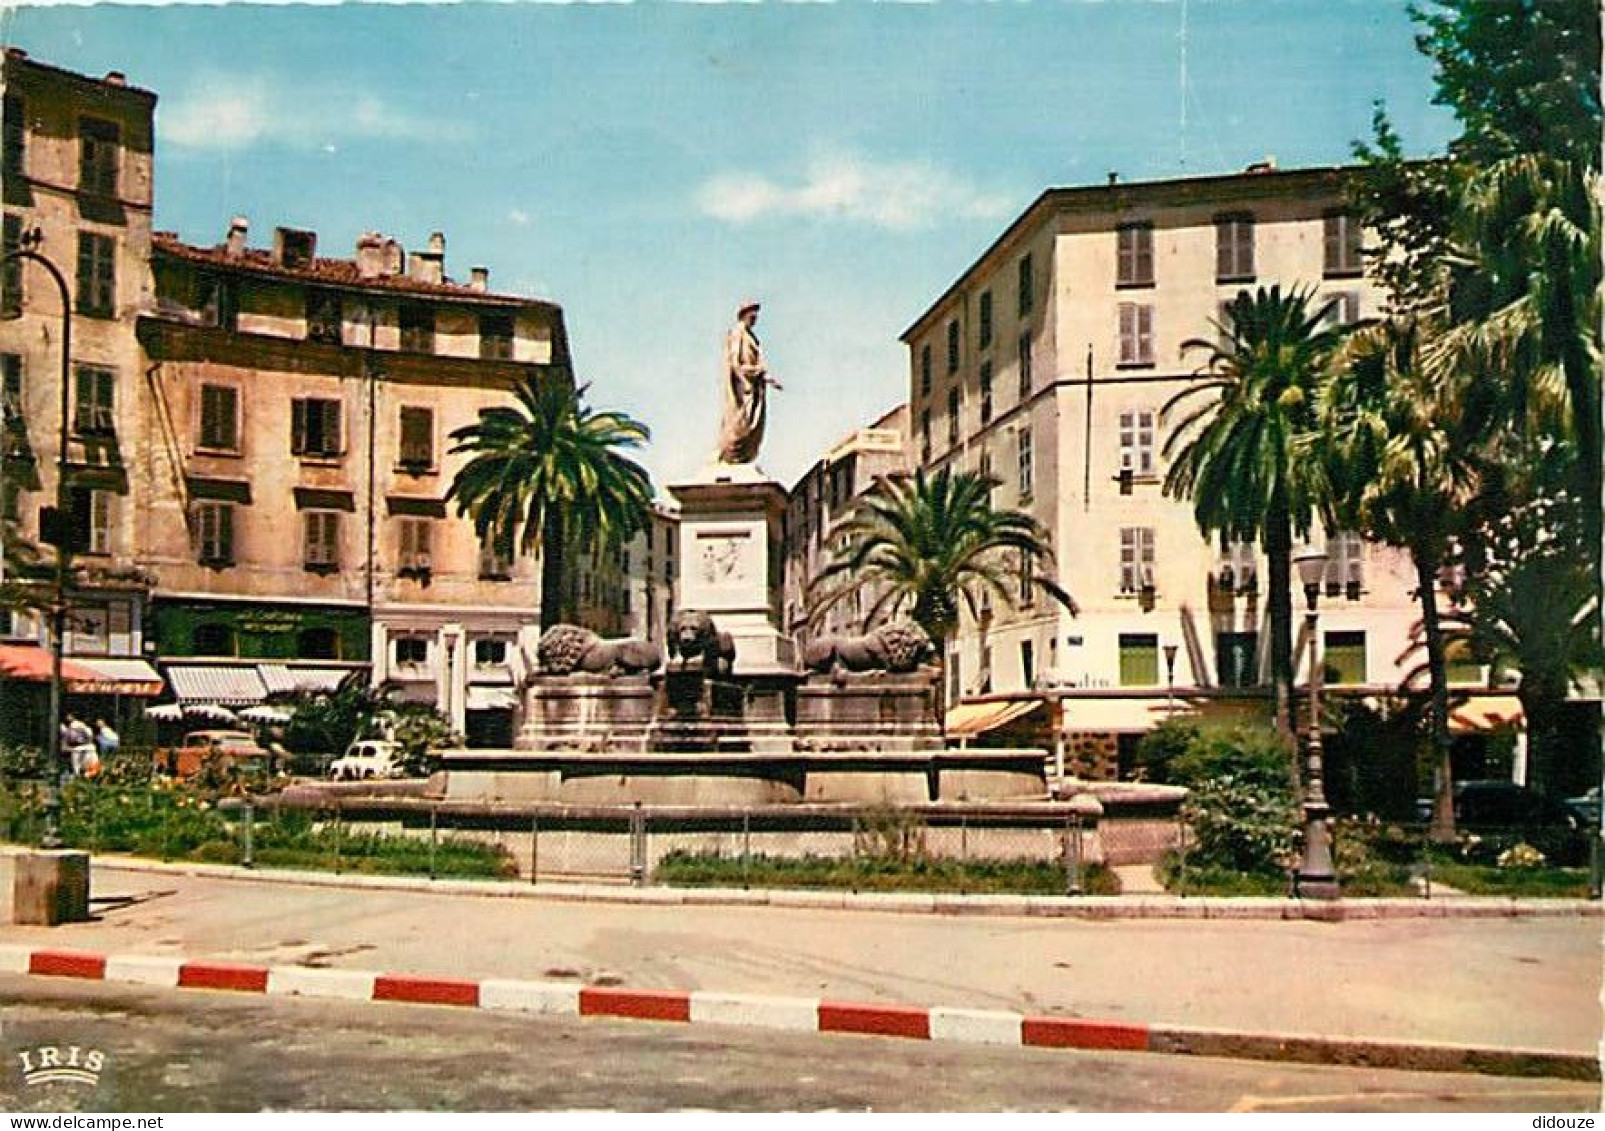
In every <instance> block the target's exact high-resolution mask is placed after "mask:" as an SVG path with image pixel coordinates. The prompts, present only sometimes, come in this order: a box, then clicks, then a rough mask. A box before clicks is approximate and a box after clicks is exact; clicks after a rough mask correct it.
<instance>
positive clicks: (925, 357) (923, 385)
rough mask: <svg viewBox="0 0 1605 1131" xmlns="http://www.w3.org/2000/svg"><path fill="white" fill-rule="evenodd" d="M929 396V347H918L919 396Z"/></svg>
mask: <svg viewBox="0 0 1605 1131" xmlns="http://www.w3.org/2000/svg"><path fill="white" fill-rule="evenodd" d="M930 395H931V347H930V346H929V345H928V344H927V345H924V346H921V347H920V396H922V397H928V396H930Z"/></svg>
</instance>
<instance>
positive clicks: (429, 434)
mask: <svg viewBox="0 0 1605 1131" xmlns="http://www.w3.org/2000/svg"><path fill="white" fill-rule="evenodd" d="M434 463H435V410H434V409H432V408H419V407H415V406H412V405H404V406H403V407H402V409H401V466H402V467H405V468H407V469H409V470H414V471H416V470H422V469H425V468H429V467H433V466H434Z"/></svg>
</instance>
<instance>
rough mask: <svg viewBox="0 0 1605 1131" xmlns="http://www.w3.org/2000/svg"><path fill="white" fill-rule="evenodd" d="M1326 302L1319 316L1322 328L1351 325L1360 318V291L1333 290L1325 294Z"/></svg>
mask: <svg viewBox="0 0 1605 1131" xmlns="http://www.w3.org/2000/svg"><path fill="white" fill-rule="evenodd" d="M1323 301H1324V302H1325V303H1327V306H1326V308H1325V313H1324V314H1323V315H1322V317H1321V325H1322V326H1323V327H1324V328H1337V327H1342V326H1352V325H1354V324H1355V323H1356V322H1358V321H1359V320H1360V292H1359V291H1335V292H1333V293H1331V294H1328V295H1326V296H1325V298H1324V300H1323Z"/></svg>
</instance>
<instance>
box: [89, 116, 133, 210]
mask: <svg viewBox="0 0 1605 1131" xmlns="http://www.w3.org/2000/svg"><path fill="white" fill-rule="evenodd" d="M121 157H122V148H121V146H120V144H119V131H118V129H117V123H116V122H107V121H103V120H101V119H100V118H79V119H78V191H79V192H82V193H87V194H88V195H90V196H106V197H113V196H116V195H117V164H118V162H119V161H120V160H121Z"/></svg>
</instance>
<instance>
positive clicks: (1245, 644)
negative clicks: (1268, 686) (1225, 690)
mask: <svg viewBox="0 0 1605 1131" xmlns="http://www.w3.org/2000/svg"><path fill="white" fill-rule="evenodd" d="M1215 670H1216V671H1217V672H1218V673H1220V685H1221V686H1222V687H1254V686H1255V685H1256V684H1258V683H1259V634H1258V633H1254V632H1220V633H1216V635H1215Z"/></svg>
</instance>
